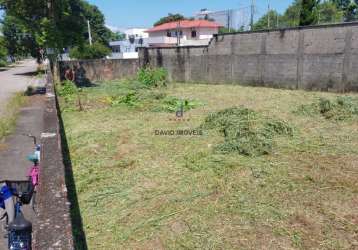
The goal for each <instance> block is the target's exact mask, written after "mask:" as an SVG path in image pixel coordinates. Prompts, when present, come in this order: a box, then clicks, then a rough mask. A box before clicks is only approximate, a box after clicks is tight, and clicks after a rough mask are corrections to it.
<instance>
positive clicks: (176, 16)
mask: <svg viewBox="0 0 358 250" xmlns="http://www.w3.org/2000/svg"><path fill="white" fill-rule="evenodd" d="M186 19H187V18H185V17H184V16H183V15H181V14H172V13H169V14H168V16H166V17H162V18H161V19H159V21H157V22H156V23H155V24H154V26H158V25H161V24H164V23H170V22H175V21H180V20H186Z"/></svg>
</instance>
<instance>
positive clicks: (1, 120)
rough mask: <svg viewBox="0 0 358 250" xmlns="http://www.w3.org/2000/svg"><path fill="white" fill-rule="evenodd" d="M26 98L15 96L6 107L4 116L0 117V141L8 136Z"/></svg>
mask: <svg viewBox="0 0 358 250" xmlns="http://www.w3.org/2000/svg"><path fill="white" fill-rule="evenodd" d="M25 102H26V97H25V96H24V95H23V94H20V93H18V94H15V95H14V96H13V97H12V98H11V99H10V101H9V103H8V104H7V105H6V108H5V112H4V114H1V116H0V139H2V138H3V137H5V136H7V135H9V134H10V133H11V132H12V131H13V129H14V127H15V125H16V119H17V115H18V113H19V109H20V108H21V107H22V106H23V105H24V104H25Z"/></svg>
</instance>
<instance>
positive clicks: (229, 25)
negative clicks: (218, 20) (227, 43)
mask: <svg viewBox="0 0 358 250" xmlns="http://www.w3.org/2000/svg"><path fill="white" fill-rule="evenodd" d="M227 28H228V30H229V33H230V31H231V29H230V28H231V24H230V10H227Z"/></svg>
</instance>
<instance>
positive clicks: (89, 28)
mask: <svg viewBox="0 0 358 250" xmlns="http://www.w3.org/2000/svg"><path fill="white" fill-rule="evenodd" d="M87 28H88V41H89V44H90V45H91V46H92V34H91V24H90V21H89V20H87Z"/></svg>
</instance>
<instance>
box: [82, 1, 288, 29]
mask: <svg viewBox="0 0 358 250" xmlns="http://www.w3.org/2000/svg"><path fill="white" fill-rule="evenodd" d="M268 1H269V2H270V6H271V9H275V10H277V11H278V12H280V13H282V12H284V11H285V9H286V8H287V7H288V6H289V5H290V4H291V3H292V2H293V0H255V2H256V6H257V8H256V14H255V15H256V19H257V18H258V17H259V16H262V15H263V14H265V12H266V11H267V9H268ZM88 2H90V3H92V4H95V5H97V6H98V7H99V8H100V10H101V11H102V12H103V14H104V15H105V17H106V23H107V25H108V26H113V27H118V28H134V27H138V28H139V27H142V28H149V27H151V26H152V25H153V23H155V22H156V21H158V20H159V19H160V18H161V17H163V16H166V15H167V14H168V13H180V14H183V15H184V16H187V17H191V16H194V14H195V13H196V12H198V11H199V10H200V9H203V8H207V9H209V10H226V9H239V8H243V7H248V6H250V4H251V0H124V1H122V0H88Z"/></svg>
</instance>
